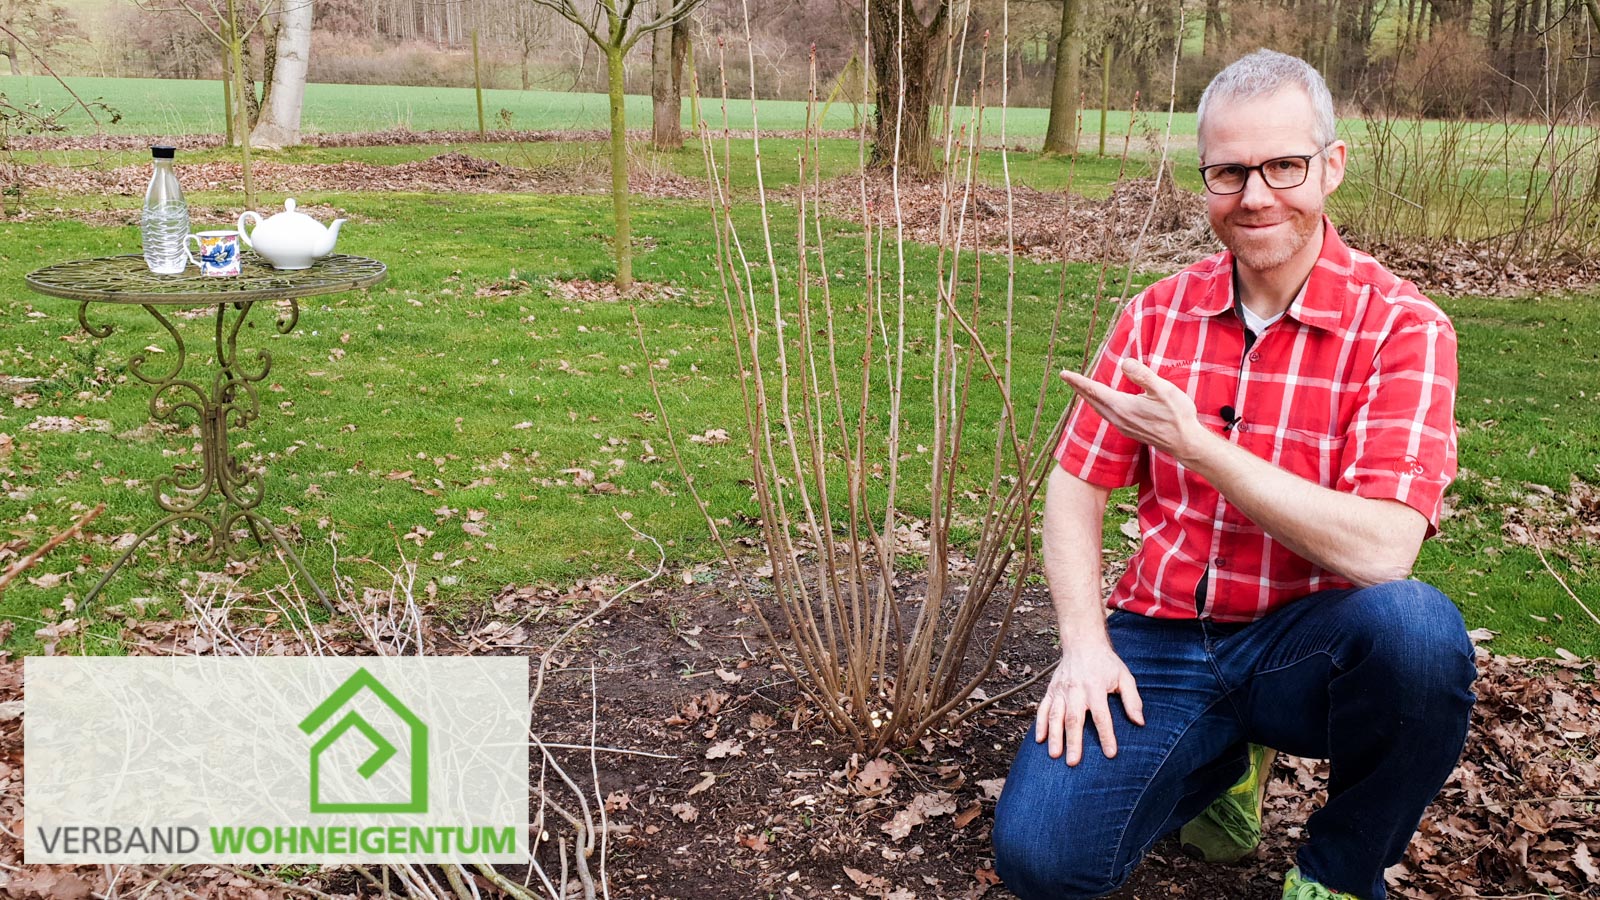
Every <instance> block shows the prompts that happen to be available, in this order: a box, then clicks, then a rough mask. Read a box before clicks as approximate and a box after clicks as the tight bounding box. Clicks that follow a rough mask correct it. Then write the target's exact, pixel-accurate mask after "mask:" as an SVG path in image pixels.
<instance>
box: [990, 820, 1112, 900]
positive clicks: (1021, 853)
mask: <svg viewBox="0 0 1600 900" xmlns="http://www.w3.org/2000/svg"><path fill="white" fill-rule="evenodd" d="M1049 831H1050V829H1047V828H1042V827H1041V826H1040V823H1039V820H1038V819H1037V818H1036V817H1033V816H1029V815H1028V814H1027V813H1026V812H1023V811H1020V810H1016V809H1014V808H1010V807H1008V805H1007V804H1006V803H1005V802H1004V800H1003V799H1002V802H1001V804H1000V806H999V808H997V809H996V810H995V817H994V834H993V840H994V869H995V874H997V875H999V876H1000V880H1001V881H1002V882H1004V883H1005V886H1006V888H1007V889H1008V890H1010V891H1011V892H1012V893H1013V894H1016V895H1017V896H1018V897H1019V898H1021V900H1091V898H1095V897H1104V896H1106V895H1107V894H1111V893H1114V892H1115V891H1116V890H1117V888H1119V887H1121V886H1122V882H1123V881H1125V880H1126V879H1125V878H1115V877H1114V874H1113V872H1111V871H1110V870H1109V869H1108V868H1107V867H1106V866H1105V865H1103V863H1101V862H1100V861H1098V860H1094V859H1092V858H1090V857H1091V854H1088V853H1084V852H1082V848H1081V847H1079V846H1075V844H1074V841H1073V839H1072V835H1070V834H1052V833H1049Z"/></svg>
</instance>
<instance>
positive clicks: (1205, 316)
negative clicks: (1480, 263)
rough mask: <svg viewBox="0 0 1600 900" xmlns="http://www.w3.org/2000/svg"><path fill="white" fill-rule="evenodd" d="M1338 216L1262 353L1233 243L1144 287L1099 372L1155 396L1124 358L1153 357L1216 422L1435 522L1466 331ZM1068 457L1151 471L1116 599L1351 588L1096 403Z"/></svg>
mask: <svg viewBox="0 0 1600 900" xmlns="http://www.w3.org/2000/svg"><path fill="white" fill-rule="evenodd" d="M1323 227H1324V234H1325V235H1326V237H1325V238H1324V240H1323V244H1322V254H1321V256H1320V257H1319V258H1318V259H1317V264H1316V266H1315V268H1313V269H1312V270H1311V277H1310V278H1308V279H1307V280H1306V284H1305V286H1304V287H1303V288H1301V291H1300V295H1299V296H1298V297H1296V298H1295V300H1294V303H1292V304H1291V305H1290V306H1289V309H1288V311H1287V313H1286V314H1285V315H1284V316H1283V317H1282V318H1280V319H1278V320H1277V321H1276V322H1274V323H1273V324H1271V325H1269V326H1268V327H1267V328H1266V329H1264V330H1263V331H1262V333H1261V334H1260V335H1259V336H1257V339H1256V341H1255V343H1254V344H1253V345H1252V346H1250V348H1249V350H1248V351H1247V350H1246V345H1245V331H1244V323H1243V321H1242V320H1241V318H1240V317H1239V315H1238V314H1237V313H1236V312H1235V311H1234V307H1235V302H1234V293H1233V277H1232V274H1233V255H1232V254H1231V253H1227V252H1223V253H1220V254H1217V255H1216V256H1213V257H1211V258H1209V259H1206V260H1203V261H1201V262H1198V263H1195V264H1194V265H1192V266H1190V267H1189V268H1187V269H1185V270H1183V271H1182V272H1179V273H1178V274H1177V275H1174V276H1172V277H1170V278H1166V279H1163V280H1162V281H1159V282H1157V283H1155V284H1153V285H1151V286H1150V287H1149V288H1147V289H1146V290H1145V291H1144V292H1143V293H1141V294H1139V296H1137V297H1135V298H1134V299H1133V301H1132V302H1131V303H1129V304H1128V306H1127V307H1126V308H1125V309H1124V310H1123V313H1122V315H1121V317H1120V318H1119V319H1118V320H1117V323H1116V325H1115V326H1114V328H1113V329H1112V332H1111V336H1110V338H1109V340H1108V341H1107V343H1106V345H1105V349H1104V350H1103V351H1102V352H1101V354H1100V357H1099V359H1098V360H1097V361H1096V362H1095V366H1094V370H1093V372H1092V375H1093V377H1094V379H1095V380H1096V381H1099V382H1101V383H1103V384H1109V385H1111V386H1112V387H1113V388H1116V389H1117V390H1120V391H1125V392H1128V393H1139V392H1140V389H1139V388H1138V387H1136V386H1135V385H1134V384H1133V383H1132V382H1130V381H1128V380H1127V379H1126V378H1125V377H1124V376H1123V374H1122V371H1121V368H1120V366H1119V364H1120V362H1121V361H1122V359H1123V358H1124V357H1127V356H1134V357H1137V358H1138V359H1140V360H1142V361H1143V362H1144V363H1145V364H1146V365H1148V366H1149V367H1150V368H1152V369H1154V370H1155V371H1156V372H1157V373H1158V374H1160V375H1161V377H1162V378H1165V379H1167V380H1168V381H1171V382H1173V383H1174V384H1176V385H1178V387H1180V388H1183V389H1184V391H1185V392H1186V393H1188V395H1189V396H1190V397H1193V398H1194V401H1195V406H1196V407H1197V408H1198V410H1199V414H1200V420H1201V422H1202V423H1204V424H1205V425H1206V427H1208V428H1211V429H1213V430H1214V431H1216V432H1217V433H1219V434H1222V435H1224V436H1225V437H1227V438H1228V439H1229V440H1231V441H1232V442H1234V443H1236V444H1238V445H1239V446H1241V447H1244V448H1245V449H1247V450H1249V451H1250V452H1251V453H1254V454H1255V455H1257V456H1259V457H1261V458H1262V459H1265V460H1267V461H1268V462H1271V463H1272V464H1274V465H1276V466H1279V467H1280V468H1283V469H1286V470H1288V471H1290V472H1293V473H1294V474H1296V475H1299V476H1300V477H1302V478H1305V479H1307V480H1309V481H1313V482H1315V483H1317V484H1320V485H1322V486H1324V487H1329V488H1333V489H1335V490H1338V491H1344V492H1347V493H1353V494H1356V495H1358V496H1361V497H1373V498H1386V499H1392V500H1399V501H1400V502H1402V503H1404V504H1406V505H1407V506H1409V507H1411V508H1413V509H1415V510H1417V511H1418V512H1420V513H1422V514H1423V515H1424V516H1427V518H1428V532H1427V533H1428V535H1429V536H1432V535H1433V534H1434V533H1435V532H1436V531H1437V530H1438V524H1439V509H1440V505H1441V501H1442V498H1443V495H1444V490H1445V488H1446V487H1447V486H1448V485H1449V484H1450V481H1451V480H1452V479H1453V478H1454V477H1455V472H1456V430H1455V390H1456V335H1455V329H1454V328H1453V327H1452V326H1451V324H1450V320H1449V319H1448V318H1446V317H1445V315H1444V313H1443V312H1441V311H1440V310H1439V308H1438V307H1437V306H1435V305H1434V304H1433V303H1432V302H1431V301H1429V300H1428V299H1427V298H1426V297H1424V296H1422V294H1421V293H1419V292H1418V291H1417V289H1416V286H1415V285H1413V284H1411V282H1409V281H1402V280H1401V279H1399V278H1398V277H1396V276H1395V275H1393V274H1391V273H1390V272H1389V271H1388V270H1387V269H1385V268H1383V266H1381V265H1379V264H1378V262H1377V261H1376V260H1374V259H1373V258H1372V257H1370V256H1367V255H1366V254H1364V253H1359V252H1355V251H1352V250H1350V248H1348V247H1346V246H1345V244H1344V242H1343V241H1342V240H1340V239H1339V236H1338V234H1336V233H1335V232H1334V230H1333V225H1332V223H1331V222H1328V221H1327V220H1326V219H1324V220H1323ZM1223 407H1232V410H1233V411H1234V412H1235V414H1236V416H1237V417H1238V423H1237V425H1236V426H1235V427H1232V428H1227V429H1225V428H1224V425H1225V424H1226V423H1225V421H1224V419H1223V414H1222V409H1223ZM1056 459H1057V460H1058V461H1059V462H1060V464H1061V466H1062V468H1064V469H1066V470H1067V471H1068V472H1070V473H1071V474H1073V475H1076V476H1078V477H1079V478H1082V479H1083V480H1085V481H1088V482H1090V483H1092V484H1096V485H1099V486H1101V487H1106V488H1117V487H1126V486H1127V485H1131V484H1135V483H1137V484H1138V485H1139V505H1138V510H1139V532H1140V534H1141V535H1142V537H1143V540H1142V541H1141V542H1140V545H1139V550H1138V552H1137V553H1136V554H1134V557H1133V560H1132V561H1131V562H1130V564H1129V566H1128V571H1127V573H1126V574H1125V575H1123V577H1122V580H1121V581H1119V582H1118V583H1117V586H1116V588H1115V590H1113V591H1112V593H1111V597H1110V600H1109V601H1108V602H1109V604H1110V605H1111V606H1113V607H1115V608H1117V609H1125V610H1129V611H1131V612H1136V613H1140V614H1142V615H1147V616H1154V617H1157V618H1175V619H1184V618H1196V617H1200V618H1209V619H1213V620H1215V621H1218V622H1249V621H1254V620H1255V619H1259V618H1261V617H1262V616H1264V615H1266V614H1267V613H1268V612H1270V611H1271V610H1273V609H1275V608H1277V607H1280V606H1282V605H1284V604H1286V603H1289V602H1291V601H1294V600H1297V599H1299V598H1301V597H1304V596H1305V595H1307V594H1310V593H1312V592H1315V591H1319V590H1326V589H1330V588H1341V587H1350V586H1351V584H1350V582H1349V581H1346V580H1345V579H1343V578H1341V577H1340V576H1338V575H1335V574H1334V573H1332V572H1330V571H1328V570H1327V569H1323V568H1321V567H1320V566H1317V565H1315V564H1313V563H1311V562H1309V561H1307V560H1306V559H1304V558H1302V557H1300V556H1298V555H1297V554H1295V553H1294V552H1293V551H1291V550H1289V549H1288V548H1287V547H1285V546H1283V545H1282V544H1280V543H1278V542H1277V541H1276V540H1274V539H1273V538H1272V537H1271V536H1269V535H1267V534H1266V533H1265V532H1263V531H1262V530H1261V528H1260V527H1259V526H1257V525H1256V524H1255V523H1254V522H1252V521H1250V520H1249V519H1247V518H1246V517H1245V516H1244V514H1243V513H1241V512H1240V511H1239V510H1238V509H1236V508H1235V507H1234V506H1233V504H1231V503H1229V502H1228V500H1227V498H1225V497H1223V496H1222V495H1221V494H1220V493H1219V492H1218V491H1217V490H1216V489H1215V488H1213V487H1212V486H1211V485H1210V484H1209V483H1208V482H1206V481H1205V480H1204V479H1202V478H1201V477H1200V476H1198V475H1196V474H1194V473H1193V472H1190V471H1189V470H1188V469H1186V468H1184V467H1183V466H1181V465H1179V464H1178V462H1177V461H1176V460H1174V459H1173V458H1172V457H1171V456H1169V455H1167V454H1165V453H1162V452H1159V451H1156V450H1153V449H1151V448H1150V447H1148V446H1145V445H1143V444H1140V443H1138V442H1136V441H1133V440H1131V439H1129V438H1127V437H1126V436H1124V435H1123V434H1122V433H1121V432H1119V431H1117V430H1116V429H1115V428H1114V427H1112V426H1111V425H1110V424H1109V423H1108V422H1106V421H1105V420H1104V419H1103V418H1101V416H1100V415H1099V413H1096V412H1095V411H1094V409H1093V408H1091V407H1090V406H1089V405H1088V404H1085V403H1079V404H1078V405H1077V409H1076V410H1075V411H1074V412H1073V414H1072V416H1071V418H1070V419H1069V420H1068V422H1067V427H1066V431H1065V432H1064V433H1063V434H1062V437H1061V443H1060V445H1059V446H1058V447H1057V449H1056ZM1202 576H1205V580H1204V582H1203V583H1202ZM1197 586H1198V587H1200V588H1201V590H1199V591H1197V590H1196V588H1197Z"/></svg>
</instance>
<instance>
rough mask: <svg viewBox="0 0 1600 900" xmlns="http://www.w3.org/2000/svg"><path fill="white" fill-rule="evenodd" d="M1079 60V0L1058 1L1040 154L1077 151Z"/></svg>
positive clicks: (1081, 56)
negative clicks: (1058, 22) (1053, 58)
mask: <svg viewBox="0 0 1600 900" xmlns="http://www.w3.org/2000/svg"><path fill="white" fill-rule="evenodd" d="M1082 61H1083V0H1061V34H1060V36H1059V37H1057V38H1056V75H1055V79H1054V82H1053V85H1052V87H1051V90H1050V125H1049V127H1048V128H1047V129H1046V130H1045V135H1044V152H1046V153H1076V152H1078V73H1079V71H1080V70H1081V68H1082Z"/></svg>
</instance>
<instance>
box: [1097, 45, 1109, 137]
mask: <svg viewBox="0 0 1600 900" xmlns="http://www.w3.org/2000/svg"><path fill="white" fill-rule="evenodd" d="M1110 108H1111V41H1110V39H1107V40H1106V42H1105V43H1104V44H1103V45H1101V47H1100V155H1101V156H1105V155H1106V111H1107V110H1109V109H1110Z"/></svg>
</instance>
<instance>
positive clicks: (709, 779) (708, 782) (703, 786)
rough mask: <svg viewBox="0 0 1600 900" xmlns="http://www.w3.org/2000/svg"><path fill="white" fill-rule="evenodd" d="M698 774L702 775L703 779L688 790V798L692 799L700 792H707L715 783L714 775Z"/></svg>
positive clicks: (707, 773) (709, 773) (715, 777)
mask: <svg viewBox="0 0 1600 900" xmlns="http://www.w3.org/2000/svg"><path fill="white" fill-rule="evenodd" d="M700 774H702V775H704V776H705V777H704V778H702V779H700V783H699V784H696V785H695V786H694V787H692V788H689V794H688V796H690V797H693V796H694V795H695V794H698V793H700V792H701V791H704V790H708V789H709V788H710V787H711V786H712V785H713V784H716V783H717V776H716V774H715V773H712V772H701V773H700Z"/></svg>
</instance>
